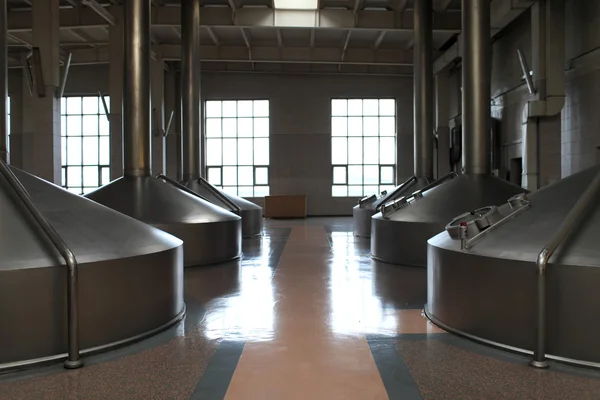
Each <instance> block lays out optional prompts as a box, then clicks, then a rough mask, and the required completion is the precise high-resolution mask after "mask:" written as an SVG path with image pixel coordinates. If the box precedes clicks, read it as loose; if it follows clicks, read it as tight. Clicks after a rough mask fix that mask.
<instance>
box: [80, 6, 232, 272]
mask: <svg viewBox="0 0 600 400" xmlns="http://www.w3.org/2000/svg"><path fill="white" fill-rule="evenodd" d="M190 3H191V2H184V4H185V5H186V7H189V4H190ZM194 3H195V4H196V6H197V8H198V10H197V11H196V13H197V14H198V15H199V5H197V1H194ZM188 14H189V13H186V12H182V17H184V18H185V17H186V16H187V15H188ZM123 16H124V24H123V25H124V33H125V40H124V45H125V46H124V47H125V86H124V90H123V100H124V101H123V139H124V146H123V147H124V165H125V170H124V177H122V178H120V179H117V180H116V181H113V182H111V183H109V184H108V185H106V186H104V187H102V188H100V189H98V190H96V191H94V192H92V193H89V194H88V195H87V196H86V197H88V198H89V199H91V200H94V201H96V202H98V203H100V204H103V205H106V206H108V207H110V208H112V209H114V210H117V211H119V212H122V213H124V214H126V215H129V216H131V217H133V218H136V219H138V220H140V221H142V222H145V223H148V224H150V225H152V226H155V227H157V228H160V229H162V230H164V231H166V232H169V233H171V234H173V235H175V236H177V237H179V238H180V239H182V240H183V241H184V263H185V265H186V266H194V265H206V264H213V263H219V262H223V261H228V260H232V259H235V258H237V257H239V256H240V255H241V235H242V234H241V218H240V217H239V216H237V215H235V214H233V213H230V212H228V211H226V210H224V209H222V208H221V207H218V206H215V205H213V204H211V203H210V202H208V201H206V200H203V199H201V198H199V197H197V196H194V195H192V194H190V193H187V192H186V191H185V190H182V189H181V188H180V186H179V185H178V184H177V183H174V182H171V183H169V182H167V181H165V180H163V179H155V178H153V177H152V176H151V174H152V168H151V157H150V154H151V151H150V145H151V129H150V65H149V63H150V4H149V3H148V2H147V1H143V0H132V1H127V2H126V3H125V5H124V9H123Z"/></svg>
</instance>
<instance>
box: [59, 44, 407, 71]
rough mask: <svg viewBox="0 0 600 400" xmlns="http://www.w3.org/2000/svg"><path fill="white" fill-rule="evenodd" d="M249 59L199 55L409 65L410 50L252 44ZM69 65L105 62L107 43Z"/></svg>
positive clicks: (175, 50) (173, 49)
mask: <svg viewBox="0 0 600 400" xmlns="http://www.w3.org/2000/svg"><path fill="white" fill-rule="evenodd" d="M159 49H160V54H161V57H162V59H163V60H165V61H178V60H180V59H181V46H180V45H164V44H163V45H160V46H159ZM250 50H251V51H252V59H250V60H249V59H248V47H246V46H201V53H200V54H201V59H202V61H204V62H254V63H256V62H264V63H283V64H288V63H292V64H329V65H339V64H344V65H389V66H404V67H410V66H412V52H411V51H405V50H396V49H394V50H388V49H379V50H376V51H373V50H372V49H364V48H347V49H346V53H345V54H344V57H343V58H344V61H340V60H341V59H342V49H341V48H339V47H330V48H327V47H316V48H312V49H311V48H310V47H283V48H281V49H280V48H278V47H273V46H271V47H262V46H251V48H250ZM70 51H71V52H72V53H73V59H72V62H71V64H72V65H81V64H98V63H107V62H108V46H104V47H98V48H95V49H72V50H70Z"/></svg>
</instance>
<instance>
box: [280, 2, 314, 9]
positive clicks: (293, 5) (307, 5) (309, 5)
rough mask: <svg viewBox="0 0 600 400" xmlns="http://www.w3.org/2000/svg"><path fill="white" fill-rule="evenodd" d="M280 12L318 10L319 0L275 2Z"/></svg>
mask: <svg viewBox="0 0 600 400" xmlns="http://www.w3.org/2000/svg"><path fill="white" fill-rule="evenodd" d="M274 1H275V8H276V9H279V10H316V9H317V7H318V0H274Z"/></svg>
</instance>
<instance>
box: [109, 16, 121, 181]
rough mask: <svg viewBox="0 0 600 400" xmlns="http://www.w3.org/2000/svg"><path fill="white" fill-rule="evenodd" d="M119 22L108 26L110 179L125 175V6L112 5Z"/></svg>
mask: <svg viewBox="0 0 600 400" xmlns="http://www.w3.org/2000/svg"><path fill="white" fill-rule="evenodd" d="M111 14H113V16H114V17H115V18H116V20H117V24H116V25H111V26H110V27H109V28H108V37H109V46H108V51H109V61H110V63H109V64H108V75H109V76H108V84H109V91H110V93H109V95H110V117H109V120H110V179H111V180H115V179H117V178H120V177H121V176H123V56H124V53H123V51H124V48H123V7H122V6H112V7H111Z"/></svg>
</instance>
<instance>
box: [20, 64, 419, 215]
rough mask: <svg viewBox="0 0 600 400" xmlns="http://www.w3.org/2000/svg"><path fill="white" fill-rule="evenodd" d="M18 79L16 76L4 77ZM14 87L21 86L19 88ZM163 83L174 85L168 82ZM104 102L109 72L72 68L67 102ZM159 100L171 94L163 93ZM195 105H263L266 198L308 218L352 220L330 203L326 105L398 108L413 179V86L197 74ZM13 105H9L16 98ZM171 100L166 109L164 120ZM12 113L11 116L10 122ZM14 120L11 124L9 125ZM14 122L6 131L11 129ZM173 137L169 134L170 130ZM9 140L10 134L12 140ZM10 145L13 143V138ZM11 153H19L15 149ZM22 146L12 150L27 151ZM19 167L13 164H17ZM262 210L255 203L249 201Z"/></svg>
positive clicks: (344, 206) (400, 171) (403, 171)
mask: <svg viewBox="0 0 600 400" xmlns="http://www.w3.org/2000/svg"><path fill="white" fill-rule="evenodd" d="M11 74H16V75H15V76H18V75H19V74H20V73H19V72H18V71H16V70H15V71H11ZM19 82H20V81H19ZM167 82H170V83H171V84H174V83H173V82H174V79H171V77H169V78H168V79H167ZM168 84H169V83H167V85H168ZM24 88H25V86H24V85H23V83H21V82H20V83H19V84H18V85H17V84H13V85H11V88H10V91H11V96H14V95H17V96H19V95H20V96H22V98H24V99H25V100H27V98H28V97H29V94H28V93H26V92H25V91H24V90H25V89H24ZM98 90H101V91H102V92H103V93H105V94H108V95H110V93H109V84H108V65H106V64H105V65H89V66H73V67H72V68H71V72H70V74H69V79H68V82H67V86H66V88H65V94H66V95H97V93H98ZM165 91H166V92H167V95H166V97H168V98H170V97H172V92H173V91H172V90H170V88H167V87H166V88H165ZM202 97H203V99H204V100H208V99H219V100H227V99H236V100H243V99H268V100H269V101H270V108H271V109H270V136H271V140H270V188H271V194H274V195H281V194H306V195H307V196H308V212H309V214H310V215H351V213H352V207H353V206H354V205H355V204H356V202H357V200H358V199H357V198H333V197H332V196H331V183H332V170H331V98H338V97H339V98H345V97H348V98H362V97H364V98H369V97H382V98H388V97H390V98H395V99H396V100H397V122H398V129H397V148H398V150H397V160H398V166H397V181H398V182H400V181H403V180H405V179H406V178H408V177H409V176H411V175H412V174H413V106H412V78H410V77H408V78H406V77H397V76H386V77H382V76H380V77H375V76H356V75H353V76H337V75H308V74H291V75H285V74H279V75H276V74H268V75H266V74H265V75H257V74H244V73H239V74H233V73H204V74H203V76H202ZM15 98H16V97H15ZM29 103H30V102H27V101H20V102H15V104H13V106H12V108H13V115H18V114H19V110H18V109H19V108H20V111H22V112H21V114H20V115H21V117H20V119H19V121H21V122H22V121H26V120H27V119H31V117H32V116H34V115H35V112H34V110H32V109H31V108H30V106H28V104H29ZM171 108H172V100H168V101H167V105H166V111H167V113H170V110H171ZM15 112H16V114H15ZM16 118H17V117H15V118H13V120H15V119H16ZM19 121H16V122H13V131H14V130H15V129H16V126H17V125H18V124H17V122H19ZM173 130H174V131H175V130H176V127H174V129H173ZM15 133H16V132H15ZM13 139H14V140H13V142H15V144H17V142H18V140H17V137H16V136H15V138H13ZM177 140H178V137H176V136H171V137H169V138H168V140H167V149H166V152H167V161H166V164H167V167H168V170H169V173H170V174H171V175H172V176H174V177H175V174H174V167H175V165H176V162H177V161H176V159H175V158H176V157H177V151H176V149H175V148H174V147H176V145H177ZM17 147H18V145H17ZM30 150H31V149H29V147H28V146H27V143H26V142H25V143H23V146H22V148H21V149H20V150H19V153H21V154H27V152H28V151H30ZM17 159H18V156H17ZM253 200H254V201H256V202H257V203H261V199H253Z"/></svg>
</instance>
